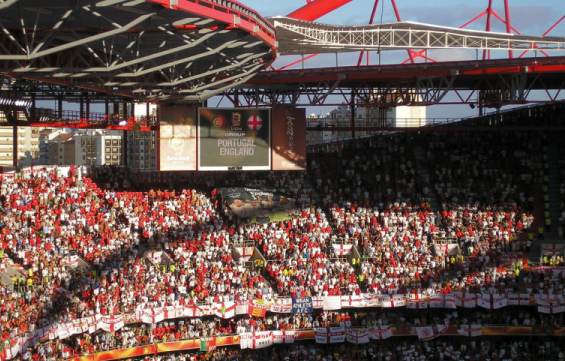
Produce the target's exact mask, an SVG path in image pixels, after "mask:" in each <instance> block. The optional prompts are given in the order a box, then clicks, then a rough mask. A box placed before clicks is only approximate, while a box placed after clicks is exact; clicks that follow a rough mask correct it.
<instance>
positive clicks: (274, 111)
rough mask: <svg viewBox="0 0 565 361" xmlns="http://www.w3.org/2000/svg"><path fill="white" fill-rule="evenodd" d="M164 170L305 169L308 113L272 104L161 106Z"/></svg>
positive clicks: (161, 140) (160, 144)
mask: <svg viewBox="0 0 565 361" xmlns="http://www.w3.org/2000/svg"><path fill="white" fill-rule="evenodd" d="M159 116H160V133H159V134H160V135H159V138H158V139H159V152H160V154H159V169H160V170H162V171H171V170H173V171H196V170H199V171H228V170H242V171H246V170H304V169H305V167H306V112H305V110H304V109H297V108H294V107H290V106H275V107H273V108H229V109H228V108H198V109H197V108H196V107H194V106H187V105H162V106H161V107H160V115H159Z"/></svg>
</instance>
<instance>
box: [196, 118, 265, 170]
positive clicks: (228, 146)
mask: <svg viewBox="0 0 565 361" xmlns="http://www.w3.org/2000/svg"><path fill="white" fill-rule="evenodd" d="M198 169H199V170H270V169H271V110H270V109H268V108H253V109H247V108H245V109H218V108H200V109H199V111H198Z"/></svg>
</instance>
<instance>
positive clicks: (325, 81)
mask: <svg viewBox="0 0 565 361" xmlns="http://www.w3.org/2000/svg"><path fill="white" fill-rule="evenodd" d="M564 72H565V57H550V58H538V59H534V58H524V59H498V60H486V61H483V60H478V61H461V62H443V63H429V64H422V63H418V64H404V65H383V66H364V67H357V66H351V67H341V68H319V69H307V70H304V71H303V70H286V71H280V72H262V73H259V74H258V75H257V76H256V77H255V78H253V79H252V80H250V81H249V82H248V83H247V84H246V85H244V86H240V87H238V88H234V89H231V90H230V91H228V92H227V93H226V94H225V95H226V97H227V99H229V100H230V101H231V102H232V103H233V104H234V105H237V106H260V105H270V104H281V103H282V104H293V105H302V106H305V105H310V106H312V105H313V106H318V105H320V106H327V105H343V104H348V105H352V104H353V105H365V106H369V105H370V106H375V107H394V106H399V105H435V104H473V105H477V106H491V107H500V106H502V105H507V104H525V103H529V102H536V103H537V102H554V101H557V100H558V99H559V97H560V95H561V91H562V89H565V77H563V73H564ZM534 90H540V91H541V92H542V94H536V92H534ZM450 93H451V94H452V95H453V96H452V97H446V96H447V94H450Z"/></svg>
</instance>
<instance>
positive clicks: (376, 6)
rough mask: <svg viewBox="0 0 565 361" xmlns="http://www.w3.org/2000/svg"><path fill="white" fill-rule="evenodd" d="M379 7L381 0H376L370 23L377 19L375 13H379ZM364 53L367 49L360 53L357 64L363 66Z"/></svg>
mask: <svg viewBox="0 0 565 361" xmlns="http://www.w3.org/2000/svg"><path fill="white" fill-rule="evenodd" d="M383 1H384V0H383ZM378 7H379V0H375V3H374V4H373V11H371V17H370V18H369V25H370V24H372V23H373V22H374V21H375V15H376V14H377V8H378ZM363 53H365V50H361V52H360V53H359V59H358V60H357V66H361V62H362V61H363ZM367 65H369V52H367Z"/></svg>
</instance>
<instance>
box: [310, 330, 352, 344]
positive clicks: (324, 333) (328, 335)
mask: <svg viewBox="0 0 565 361" xmlns="http://www.w3.org/2000/svg"><path fill="white" fill-rule="evenodd" d="M314 333H315V336H314V337H315V340H316V343H320V344H330V343H344V342H345V328H344V327H320V328H315V329H314Z"/></svg>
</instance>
